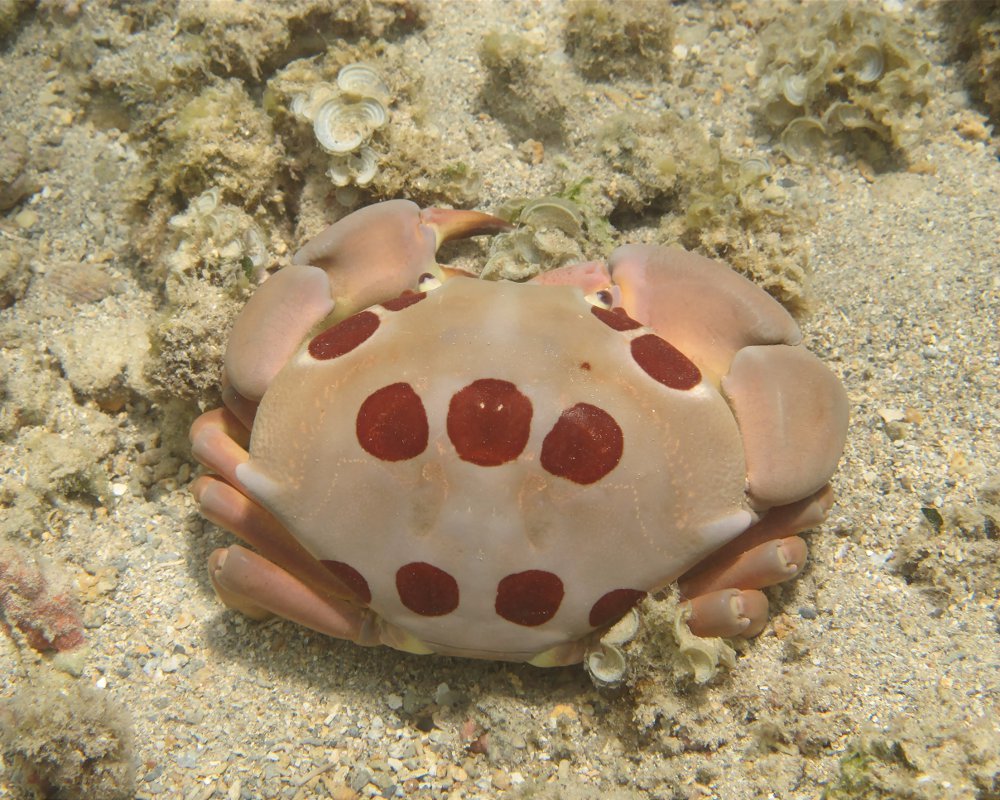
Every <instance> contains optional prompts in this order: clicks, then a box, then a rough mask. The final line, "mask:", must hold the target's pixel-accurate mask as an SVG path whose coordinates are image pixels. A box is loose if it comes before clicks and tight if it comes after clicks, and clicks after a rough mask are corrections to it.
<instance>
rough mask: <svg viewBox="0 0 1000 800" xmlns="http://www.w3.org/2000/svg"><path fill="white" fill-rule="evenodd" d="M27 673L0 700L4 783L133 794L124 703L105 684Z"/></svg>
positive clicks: (69, 794)
mask: <svg viewBox="0 0 1000 800" xmlns="http://www.w3.org/2000/svg"><path fill="white" fill-rule="evenodd" d="M29 681H30V682H29ZM29 681H26V682H24V683H22V684H21V685H20V686H18V687H16V688H15V692H14V695H13V697H11V698H10V699H8V700H4V701H2V703H0V749H2V752H3V758H4V761H5V762H6V766H7V771H8V777H9V778H10V779H11V783H12V784H14V785H18V786H20V787H21V788H22V789H24V790H25V791H27V792H31V793H32V795H33V796H35V797H40V798H48V797H51V798H61V799H62V800H125V798H129V797H133V796H134V792H135V766H136V765H135V756H134V753H133V733H132V722H131V720H130V719H129V717H128V716H127V714H126V712H125V710H124V709H123V708H122V707H121V706H120V705H119V704H118V703H116V702H115V701H114V700H112V699H111V698H110V697H109V696H108V694H107V693H106V692H103V691H99V690H97V689H91V688H90V687H88V686H83V685H80V684H79V683H77V682H75V681H69V680H65V679H62V678H60V677H58V676H56V675H54V674H49V673H47V672H41V673H38V674H34V675H31V676H30V677H29Z"/></svg>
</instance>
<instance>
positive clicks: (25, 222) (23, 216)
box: [14, 208, 38, 230]
mask: <svg viewBox="0 0 1000 800" xmlns="http://www.w3.org/2000/svg"><path fill="white" fill-rule="evenodd" d="M14 222H15V223H16V224H17V227H19V228H21V229H22V230H27V229H28V228H32V227H34V225H35V223H36V222H38V212H37V211H33V210H32V209H30V208H26V209H24V211H19V212H18V213H17V214H16V215H15V216H14Z"/></svg>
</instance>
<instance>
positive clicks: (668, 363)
mask: <svg viewBox="0 0 1000 800" xmlns="http://www.w3.org/2000/svg"><path fill="white" fill-rule="evenodd" d="M632 358H634V359H635V363H636V364H638V365H639V366H640V367H642V369H643V371H644V372H645V373H646V374H647V375H649V377H650V378H652V379H653V380H654V381H659V382H660V383H662V384H663V385H664V386H667V387H669V388H671V389H681V390H687V389H693V388H694V387H695V386H697V385H698V384H699V383H701V370H699V369H698V367H696V366H695V365H694V363H693V362H692V361H691V359H689V358H688V357H687V356H686V355H684V354H683V353H682V352H681V351H680V350H678V349H677V348H676V347H674V346H673V345H672V344H670V342H668V341H666V340H665V339H661V338H660V337H659V336H657V335H655V334H652V333H647V334H646V335H645V336H639V337H638V338H636V339H633V340H632Z"/></svg>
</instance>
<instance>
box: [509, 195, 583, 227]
mask: <svg viewBox="0 0 1000 800" xmlns="http://www.w3.org/2000/svg"><path fill="white" fill-rule="evenodd" d="M518 221H519V222H521V223H522V224H524V225H529V226H531V227H533V228H558V229H559V230H561V231H563V233H567V234H569V235H570V236H576V235H577V234H579V233H580V230H581V229H582V227H583V215H582V214H581V213H580V209H579V208H577V207H576V205H575V204H574V203H571V202H570V201H569V200H564V199H563V198H561V197H540V198H538V199H537V200H531V201H529V202H528V203H525V205H524V207H523V208H522V209H521V214H520V216H519V217H518Z"/></svg>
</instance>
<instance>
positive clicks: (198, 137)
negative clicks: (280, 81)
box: [158, 80, 283, 207]
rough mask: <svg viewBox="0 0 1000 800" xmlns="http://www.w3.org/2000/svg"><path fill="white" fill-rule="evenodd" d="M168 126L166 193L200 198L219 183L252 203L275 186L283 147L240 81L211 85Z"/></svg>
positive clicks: (227, 191)
mask: <svg viewBox="0 0 1000 800" xmlns="http://www.w3.org/2000/svg"><path fill="white" fill-rule="evenodd" d="M165 128H166V138H167V142H168V148H167V150H166V152H165V153H164V154H163V155H162V156H161V161H160V164H159V166H158V172H159V175H160V180H161V182H162V184H163V187H164V189H165V190H166V191H168V192H173V191H179V192H181V193H182V194H183V195H184V196H185V197H196V196H197V195H199V194H201V193H202V192H204V191H205V190H206V189H209V188H212V187H217V188H218V189H220V190H221V191H222V192H223V194H225V195H228V196H229V197H230V198H231V199H235V198H238V199H240V200H241V202H242V204H243V205H244V206H246V207H252V206H253V205H254V204H256V203H259V202H260V201H261V200H263V199H264V198H265V196H266V195H267V194H268V193H269V192H271V191H272V190H273V184H274V180H275V177H276V174H277V172H278V168H279V165H280V163H281V160H282V157H283V151H282V148H281V145H280V143H279V142H278V141H277V140H276V139H275V136H274V129H273V127H272V125H271V119H270V117H268V115H267V114H266V113H264V111H263V109H261V108H260V107H259V106H258V105H257V104H256V103H254V101H253V100H252V99H251V98H250V96H249V95H248V94H247V91H246V89H245V88H244V87H243V84H242V83H241V82H240V81H236V80H231V81H221V82H219V83H216V84H213V85H211V86H208V87H206V88H205V89H204V90H203V91H202V92H201V93H200V94H199V95H198V96H197V97H195V98H193V99H192V100H191V101H190V102H188V103H187V104H186V105H184V106H183V107H182V108H181V109H180V111H179V112H178V113H177V115H176V116H175V117H174V118H173V119H171V120H169V121H167V123H166V125H165Z"/></svg>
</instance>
